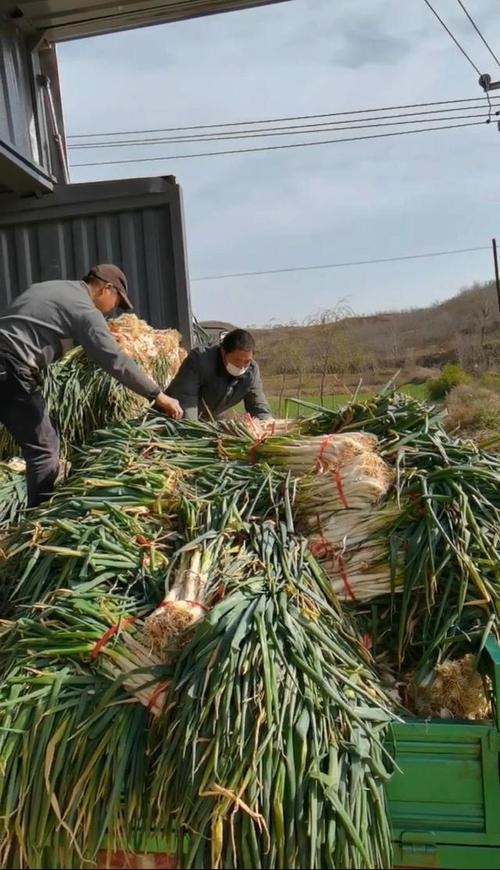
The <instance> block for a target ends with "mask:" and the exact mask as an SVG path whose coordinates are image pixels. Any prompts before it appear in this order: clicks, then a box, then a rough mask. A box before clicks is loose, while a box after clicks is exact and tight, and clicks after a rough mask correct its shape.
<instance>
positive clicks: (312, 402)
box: [267, 384, 427, 418]
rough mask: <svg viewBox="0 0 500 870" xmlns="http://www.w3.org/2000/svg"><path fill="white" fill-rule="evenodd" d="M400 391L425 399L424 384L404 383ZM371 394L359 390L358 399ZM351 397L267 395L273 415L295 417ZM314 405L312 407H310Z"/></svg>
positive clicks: (335, 407)
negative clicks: (298, 397) (300, 397)
mask: <svg viewBox="0 0 500 870" xmlns="http://www.w3.org/2000/svg"><path fill="white" fill-rule="evenodd" d="M399 390H400V392H402V393H407V394H408V395H409V396H413V398H415V399H420V400H423V399H426V398H427V393H426V388H425V384H404V385H403V386H401V387H399ZM372 395H373V392H362V391H361V392H359V393H358V397H357V398H358V400H359V401H364V400H365V399H369V398H370V396H372ZM351 398H352V394H350V393H340V392H339V393H335V394H333V395H331V394H330V395H328V396H325V399H324V401H323V404H322V403H321V399H320V397H319V396H314V395H312V396H309V395H307V396H303V397H302V399H301V400H297V399H296V397H292V396H288V397H287V396H283V397H281V399H280V397H279V396H273V395H269V394H268V396H267V399H268V401H269V404H270V406H271V410H272V412H273V414H274V416H275V417H277V418H279V417H296V416H298V415H301V416H303V415H306V414H311V413H314V410H315V408H321V407H324V408H328V409H330V410H335V409H337V408H341V407H343V405H346V404H347V403H348V402H349V401H350V400H351ZM311 406H314V407H311Z"/></svg>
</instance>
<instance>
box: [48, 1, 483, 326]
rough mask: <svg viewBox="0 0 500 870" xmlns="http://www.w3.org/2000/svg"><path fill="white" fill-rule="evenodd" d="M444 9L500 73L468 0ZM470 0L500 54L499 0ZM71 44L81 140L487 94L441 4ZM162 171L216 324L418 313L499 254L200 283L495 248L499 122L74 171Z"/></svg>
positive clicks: (294, 11) (254, 17)
mask: <svg viewBox="0 0 500 870" xmlns="http://www.w3.org/2000/svg"><path fill="white" fill-rule="evenodd" d="M433 5H434V6H435V8H436V9H437V10H438V11H439V13H440V14H441V16H442V17H443V18H444V19H445V20H446V22H447V23H448V25H449V27H450V29H451V30H452V31H453V33H454V34H455V36H456V37H457V39H458V40H459V42H460V43H461V44H462V45H463V46H464V48H465V49H466V50H467V52H468V54H469V55H470V57H471V59H472V60H473V62H474V63H475V64H476V66H478V67H479V69H480V70H481V71H484V72H487V73H489V74H490V75H491V76H492V78H493V79H500V67H499V66H497V65H495V62H494V60H493V58H492V57H491V55H490V54H489V53H488V51H487V49H486V48H485V46H484V45H483V43H482V42H481V40H480V39H479V37H478V36H477V34H476V33H475V32H474V30H473V28H472V26H471V24H470V23H469V22H468V20H467V18H466V17H465V15H464V13H463V11H462V10H461V8H460V6H459V4H458V3H457V2H456V0H433ZM465 5H466V7H467V8H468V10H469V12H470V14H471V15H472V17H473V18H474V20H475V21H476V23H477V24H478V25H479V27H480V29H481V31H482V32H483V34H484V35H485V37H486V39H487V40H488V42H489V44H490V46H491V47H492V49H493V51H494V52H495V53H496V54H497V56H500V14H499V12H500V10H499V8H498V7H499V0H465ZM58 56H59V62H60V77H61V86H62V94H63V106H64V115H65V124H66V134H67V135H68V134H69V135H71V134H78V133H88V132H106V131H111V132H116V131H122V130H134V129H147V128H162V127H175V126H183V125H184V126H187V125H191V124H193V125H194V124H211V123H224V122H230V121H233V122H234V121H247V120H255V119H259V118H275V117H283V116H298V115H306V114H312V113H317V114H320V113H327V112H337V111H350V110H354V109H367V108H375V107H381V106H393V105H403V104H410V103H420V102H430V101H434V100H448V99H449V100H451V99H465V98H468V97H477V96H480V95H481V93H482V91H481V89H480V88H479V85H478V83H477V78H478V77H477V74H476V72H475V71H474V69H473V68H472V67H471V66H470V65H469V63H468V62H467V60H466V59H465V58H464V57H463V55H462V54H461V53H460V51H459V50H458V48H457V47H456V46H455V45H454V44H453V42H452V41H451V39H450V38H449V36H448V35H447V34H446V33H445V31H444V30H443V29H442V27H441V26H440V25H439V22H438V21H437V20H436V19H435V18H434V16H433V15H432V13H431V12H430V10H429V9H428V7H427V6H426V4H425V2H424V0H356V2H353V0H335V2H334V0H291V2H286V3H277V4H275V5H270V6H264V7H261V8H258V9H250V10H244V11H241V12H231V13H226V14H222V15H213V16H208V17H204V18H199V19H192V20H189V21H185V22H180V23H175V24H165V25H161V26H156V27H149V28H142V29H138V30H135V31H128V32H124V33H117V34H112V35H108V36H99V37H95V38H92V39H85V40H76V41H73V42H68V43H64V44H62V45H60V46H59V47H58ZM497 93H498V95H499V96H500V92H497ZM450 123H452V122H450ZM455 123H460V122H459V121H456V122H455ZM396 129H397V128H396ZM368 132H372V131H368ZM375 132H377V131H375ZM379 132H380V131H379ZM335 135H336V134H335V133H330V134H327V135H322V136H319V137H317V138H333V137H334V136H335ZM346 135H349V134H346ZM351 135H356V133H353V134H351ZM297 140H298V141H306V137H304V136H295V137H293V140H292V139H290V140H287V139H283V138H280V139H271V140H253V141H250V142H236V143H232V144H231V145H226V144H224V143H218V142H210V143H208V144H209V146H210V147H209V148H208V149H207V147H206V146H204V147H202V148H200V146H198V145H195V146H193V145H186V144H184V145H177V146H172V145H165V144H163V145H155V146H152V145H151V146H148V148H147V149H146V148H135V149H134V148H115V149H101V150H99V151H97V150H93V151H75V150H74V151H71V152H70V155H71V161H72V163H77V162H78V163H79V162H84V161H91V160H113V159H124V158H131V157H144V156H148V155H154V156H155V157H161V156H162V154H163V155H165V154H166V155H168V154H175V153H178V154H182V153H184V154H185V153H192V152H193V151H195V150H223V149H224V148H227V147H245V146H246V147H249V146H252V145H256V144H257V145H265V144H276V143H277V142H279V143H280V144H283V142H284V141H297ZM309 141H310V139H309ZM148 175H175V176H176V178H177V180H178V182H179V183H180V184H181V186H182V188H183V193H184V207H185V221H186V244H187V251H188V261H189V272H190V279H191V298H192V307H193V313H194V314H195V315H196V316H197V317H198V318H199V319H202V320H204V319H215V318H217V319H221V320H227V321H231V322H233V323H235V324H238V325H256V324H257V325H264V324H266V323H271V322H273V323H274V322H290V321H294V320H295V321H298V322H300V321H302V320H303V319H304V318H307V317H308V316H309V315H311V314H313V313H314V312H317V311H320V310H322V309H325V308H333V307H335V305H337V304H338V303H339V302H341V301H342V302H343V303H346V304H347V305H349V306H350V307H351V309H352V310H353V311H354V312H355V313H357V314H369V313H373V312H376V311H382V310H399V309H405V308H415V307H421V306H427V305H429V304H432V303H434V302H436V301H440V300H443V299H446V298H449V297H451V296H453V295H455V294H456V293H457V292H458V291H459V290H460V288H462V287H464V286H466V285H469V284H471V283H472V282H474V281H485V280H489V279H491V278H492V275H493V265H492V255H491V250H490V249H487V250H484V251H478V252H474V253H468V254H459V255H455V256H443V257H439V258H437V257H436V258H432V259H419V260H407V261H402V262H395V263H386V264H373V265H369V266H366V265H365V266H357V267H349V268H336V269H325V270H313V271H298V272H289V273H285V274H271V275H264V276H260V277H239V278H228V279H216V280H209V281H199V280H196V279H197V278H201V277H204V276H207V275H221V274H226V273H234V272H247V271H259V270H272V269H281V268H292V267H303V266H309V265H321V264H328V263H338V262H346V261H352V260H366V259H372V258H384V257H398V256H405V255H409V254H418V253H425V252H432V251H443V250H451V249H456V248H469V247H476V246H481V245H485V246H489V245H490V244H491V239H492V238H493V237H494V236H496V237H497V238H498V241H499V243H500V132H498V130H497V125H496V121H495V123H492V124H491V125H489V126H486V125H484V126H475V127H470V128H465V129H458V130H447V131H440V132H432V133H420V134H417V135H409V136H397V137H394V138H389V139H379V140H368V141H362V142H354V143H353V142H351V143H348V142H345V143H339V144H327V145H321V146H316V147H307V148H291V149H287V150H278V151H269V152H262V153H247V154H245V153H243V154H235V155H224V156H219V157H199V158H195V159H183V160H178V159H176V158H175V157H171V158H170V159H165V160H161V161H155V162H147V163H144V162H141V163H130V164H123V165H116V166H113V165H111V166H109V165H105V166H92V167H85V168H83V167H81V168H73V169H72V172H71V177H72V181H94V180H102V179H106V178H127V177H138V176H148Z"/></svg>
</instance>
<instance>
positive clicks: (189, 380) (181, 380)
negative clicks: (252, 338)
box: [165, 345, 271, 420]
mask: <svg viewBox="0 0 500 870" xmlns="http://www.w3.org/2000/svg"><path fill="white" fill-rule="evenodd" d="M165 392H166V393H167V395H168V396H172V397H173V398H174V399H177V400H178V402H179V403H180V405H181V407H182V409H183V411H184V416H185V418H186V419H187V420H197V419H198V417H200V418H202V419H207V418H210V416H213V417H218V416H219V415H220V414H222V413H223V411H226V410H227V409H228V408H232V407H233V406H234V405H237V404H238V402H241V401H243V402H244V405H245V410H246V411H247V412H248V413H249V414H251V415H252V417H258V418H260V419H261V420H265V419H266V418H267V417H270V416H271V411H270V408H269V405H268V404H267V400H266V397H265V395H264V390H263V387H262V381H261V377H260V371H259V366H258V365H257V363H256V362H255V360H252V362H251V363H250V366H249V367H248V369H247V371H246V372H245V374H244V375H242V377H241V378H234V377H233V376H232V375H230V374H228V373H227V371H226V369H225V367H224V363H223V362H222V355H221V349H220V346H219V345H216V346H213V347H204V348H200V347H195V348H194V349H193V350H192V351H190V353H188V355H187V357H186V359H185V360H184V362H183V363H182V365H181V367H180V369H179V371H178V372H177V374H176V376H175V378H174V379H173V380H172V382H171V383H170V384H169V385H168V387H167V388H166V390H165Z"/></svg>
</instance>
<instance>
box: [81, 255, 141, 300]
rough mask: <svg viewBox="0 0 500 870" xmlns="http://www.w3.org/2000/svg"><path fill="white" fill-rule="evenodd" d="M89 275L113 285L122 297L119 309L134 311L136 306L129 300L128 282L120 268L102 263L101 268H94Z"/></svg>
mask: <svg viewBox="0 0 500 870" xmlns="http://www.w3.org/2000/svg"><path fill="white" fill-rule="evenodd" d="M89 275H93V276H94V278H99V280H100V281H105V282H106V284H112V285H113V287H114V288H115V290H117V291H118V295H119V297H120V301H119V304H118V308H124V309H125V311H132V310H133V308H134V306H133V305H132V303H131V301H130V299H129V298H128V281H127V279H126V277H125V274H124V273H123V272H122V270H121V269H120V268H119V267H118V266H115V265H113V263H101V264H100V265H99V266H92V268H91V270H90V272H89Z"/></svg>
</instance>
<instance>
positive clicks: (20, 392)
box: [0, 263, 182, 507]
mask: <svg viewBox="0 0 500 870" xmlns="http://www.w3.org/2000/svg"><path fill="white" fill-rule="evenodd" d="M114 308H124V309H131V308H132V304H131V302H130V299H129V297H128V286H127V279H126V277H125V275H124V273H123V272H122V270H121V269H119V268H118V266H114V265H113V264H112V263H102V264H101V265H99V266H94V267H93V268H92V269H91V270H90V271H89V272H88V273H87V275H85V277H84V278H83V279H82V280H81V281H43V282H41V283H40V284H32V285H31V287H29V288H28V289H27V290H25V291H24V293H21V295H20V296H17V297H16V298H15V299H14V300H13V302H11V304H10V305H9V307H8V308H6V309H5V310H4V311H2V312H1V314H0V423H3V425H4V426H5V428H6V429H7V430H8V431H9V432H10V434H11V435H12V437H13V438H14V440H15V441H17V443H18V444H19V446H20V448H21V452H22V454H23V458H24V459H25V461H26V482H27V488H28V506H29V507H33V506H35V505H37V504H39V503H40V502H41V501H43V500H44V499H46V498H48V497H49V496H50V494H51V493H52V490H53V487H54V483H55V480H56V478H57V474H58V471H59V440H58V437H57V434H56V432H55V430H54V428H53V426H52V423H51V422H50V419H49V416H48V414H47V411H46V408H45V402H44V399H43V395H42V393H41V390H40V387H41V383H42V380H43V371H44V370H45V369H46V368H47V366H48V365H50V363H52V362H55V360H58V359H59V358H60V357H61V356H62V355H63V354H64V353H66V352H67V351H68V350H70V349H71V348H72V347H74V346H75V345H81V346H82V347H83V349H84V351H85V353H86V354H87V356H88V357H89V359H91V360H92V361H93V362H94V363H95V364H96V365H97V366H99V368H101V369H104V371H106V372H108V374H110V375H111V376H112V377H113V378H115V379H116V380H117V381H119V382H120V383H121V384H123V385H124V386H125V387H128V389H129V390H133V392H134V393H138V394H139V395H140V396H144V397H145V398H147V399H149V401H150V402H151V404H153V405H154V407H155V408H157V409H158V410H159V411H162V412H163V413H164V414H167V415H168V416H169V417H173V418H174V419H176V420H178V419H180V418H181V417H182V409H181V407H180V405H179V403H178V402H177V401H175V399H172V398H170V397H169V396H166V395H165V394H164V393H163V392H162V391H161V389H160V387H159V386H158V384H157V383H155V381H154V380H153V379H152V378H150V377H149V375H148V374H146V372H145V371H144V370H143V369H142V368H141V367H140V366H139V365H137V363H136V362H134V360H133V359H131V358H130V357H129V356H127V355H126V354H125V353H123V351H122V350H121V348H120V347H119V345H118V344H117V342H116V341H115V339H114V338H113V336H112V335H111V333H110V331H109V329H108V327H107V325H106V321H105V318H104V315H106V314H109V313H110V312H111V311H112V310H113V309H114Z"/></svg>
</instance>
